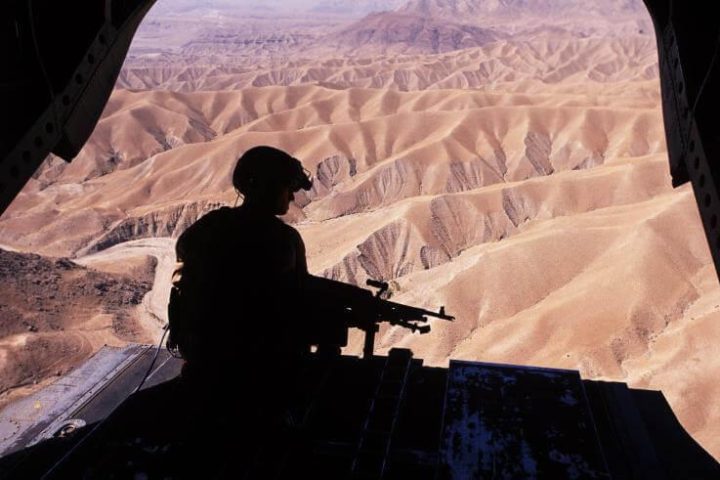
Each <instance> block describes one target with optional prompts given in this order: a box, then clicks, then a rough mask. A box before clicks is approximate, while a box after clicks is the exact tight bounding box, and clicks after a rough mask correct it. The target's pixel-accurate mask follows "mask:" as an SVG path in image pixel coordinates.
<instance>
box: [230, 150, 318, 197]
mask: <svg viewBox="0 0 720 480" xmlns="http://www.w3.org/2000/svg"><path fill="white" fill-rule="evenodd" d="M232 184H233V186H234V187H235V188H236V189H237V190H238V191H239V192H240V193H242V194H247V193H248V191H249V190H250V189H252V187H253V185H256V184H260V185H268V184H269V185H278V186H288V187H290V189H291V190H292V191H294V192H295V191H297V190H300V189H303V190H310V187H312V180H311V178H310V174H309V172H308V171H307V170H305V169H304V168H303V166H302V164H301V163H300V160H298V159H297V158H294V157H292V156H290V155H289V154H288V153H286V152H284V151H282V150H280V149H277V148H274V147H269V146H266V145H262V146H259V147H253V148H251V149H250V150H248V151H246V152H245V153H243V154H242V156H241V157H240V158H239V159H238V161H237V164H236V165H235V170H234V171H233V176H232Z"/></svg>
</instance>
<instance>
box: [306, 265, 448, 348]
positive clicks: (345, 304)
mask: <svg viewBox="0 0 720 480" xmlns="http://www.w3.org/2000/svg"><path fill="white" fill-rule="evenodd" d="M367 285H368V286H370V287H373V288H377V289H378V290H377V292H375V294H374V295H373V292H371V291H370V290H367V289H365V288H362V287H357V286H355V285H350V284H348V283H343V282H338V281H336V280H330V279H327V278H322V277H316V276H313V275H310V276H309V277H308V278H307V279H306V291H307V293H308V294H309V296H310V298H311V299H313V300H315V302H316V303H319V304H322V307H323V309H324V310H325V311H326V312H332V314H334V315H337V314H341V315H342V316H343V318H344V319H345V326H347V327H354V328H359V329H361V330H363V331H364V332H365V344H364V346H363V357H364V358H371V357H372V355H373V350H374V348H375V334H376V333H377V332H378V331H379V325H378V324H379V323H380V322H388V323H389V324H390V325H397V326H400V327H404V328H407V329H409V330H410V331H412V332H418V333H420V334H425V333H428V332H429V331H430V325H419V323H425V322H427V320H428V319H427V317H434V318H440V319H443V320H451V321H452V320H454V319H455V317H453V316H451V315H447V314H446V313H445V307H440V310H439V311H437V312H433V311H431V310H425V309H423V308H417V307H412V306H409V305H403V304H402V303H396V302H391V301H388V300H384V299H383V298H381V296H382V295H383V294H384V293H385V292H386V291H387V290H388V288H389V285H388V284H387V283H386V282H381V281H377V280H368V281H367Z"/></svg>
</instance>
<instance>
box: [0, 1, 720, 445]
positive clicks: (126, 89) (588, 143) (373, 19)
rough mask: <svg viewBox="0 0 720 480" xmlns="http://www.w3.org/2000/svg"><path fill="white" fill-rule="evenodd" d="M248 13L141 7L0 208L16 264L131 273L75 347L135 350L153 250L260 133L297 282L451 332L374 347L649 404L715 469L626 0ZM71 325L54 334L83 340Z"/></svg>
mask: <svg viewBox="0 0 720 480" xmlns="http://www.w3.org/2000/svg"><path fill="white" fill-rule="evenodd" d="M258 5H259V4H255V6H256V7H258V8H253V5H251V4H250V3H249V2H238V3H235V2H229V1H227V2H218V1H214V2H174V3H165V4H163V2H162V1H161V2H159V3H158V5H157V8H156V10H154V11H153V12H151V14H150V15H149V17H148V19H147V21H146V23H145V24H144V26H143V27H142V29H141V31H140V32H139V34H138V37H137V39H136V43H135V45H134V47H133V49H132V51H131V56H130V58H128V61H127V63H126V65H125V68H124V69H123V72H122V74H121V77H120V79H119V80H118V85H117V87H118V88H117V89H116V91H115V92H114V93H113V96H112V97H111V99H110V101H109V103H108V105H107V107H106V109H105V112H104V114H103V117H102V119H101V120H100V122H99V124H98V126H97V128H96V130H95V132H94V134H93V136H92V138H91V139H90V141H89V142H88V144H87V145H86V146H85V148H84V149H83V151H82V152H81V154H80V155H79V156H78V157H77V158H76V159H75V160H74V161H73V162H72V163H70V164H66V163H64V162H62V161H61V160H59V159H56V158H49V159H48V161H47V162H46V165H45V166H44V168H43V169H42V170H41V171H39V172H38V174H37V175H36V176H35V178H34V179H33V180H32V181H31V183H29V184H28V186H27V188H26V189H25V190H24V191H23V193H22V194H21V195H20V196H19V197H18V198H17V200H16V201H15V202H14V204H13V205H12V206H11V208H10V209H9V210H8V211H7V212H6V213H5V214H4V215H3V217H2V218H0V243H2V244H4V245H6V246H8V247H12V249H15V250H18V251H20V252H24V253H22V255H28V254H30V253H32V254H40V255H43V256H46V257H64V258H69V259H72V261H73V262H77V263H78V264H82V265H83V267H82V270H78V272H80V271H82V272H102V274H103V275H110V276H112V278H113V279H117V281H118V282H120V283H119V284H122V285H125V284H126V283H123V282H131V281H133V280H134V281H138V282H139V281H140V280H139V279H140V277H141V276H142V275H146V276H147V275H148V273H147V272H149V271H150V272H153V273H154V274H155V278H154V283H153V284H152V288H151V289H150V290H149V293H148V294H147V295H145V296H144V297H143V300H142V303H141V305H140V306H137V305H134V304H133V306H132V308H130V307H128V308H127V310H126V312H127V313H124V314H123V315H124V316H122V315H120V314H119V313H118V312H117V311H115V310H113V309H111V308H109V307H104V306H97V307H93V308H97V309H98V310H97V311H98V312H101V313H103V312H105V313H104V314H106V315H115V316H114V317H112V318H114V319H116V320H113V321H111V322H110V327H108V326H107V324H104V325H105V326H104V327H103V328H101V329H99V330H97V331H95V333H94V335H95V336H94V337H93V339H94V340H93V341H94V342H96V343H93V345H97V342H98V341H99V340H98V339H101V338H105V337H103V335H105V336H106V338H108V339H109V340H108V341H112V342H117V341H118V340H117V339H118V338H123V339H126V340H136V341H139V340H145V339H147V338H154V337H157V334H158V333H159V329H160V326H161V325H162V319H163V318H164V309H165V302H166V299H167V289H168V287H169V279H170V272H171V270H172V265H173V252H172V248H173V241H174V238H176V237H177V235H179V233H180V232H182V230H183V229H184V228H186V227H187V226H188V225H189V224H190V223H191V222H193V221H194V220H195V219H197V218H198V217H199V216H200V215H202V214H203V213H204V212H206V211H208V210H209V209H212V208H216V207H218V206H219V205H224V204H229V205H231V204H233V203H234V202H235V200H236V196H235V194H234V192H233V191H232V188H231V185H230V181H229V174H230V171H231V170H232V168H233V166H234V163H235V160H236V158H237V156H238V155H239V154H240V153H241V152H243V151H244V150H246V149H247V148H249V147H251V146H254V145H257V144H271V145H275V146H278V147H280V148H283V149H286V150H287V151H289V152H291V153H292V154H293V155H295V156H297V157H298V158H300V159H302V160H303V162H304V163H305V165H306V166H307V168H308V169H309V170H310V171H312V172H313V174H314V176H315V186H314V188H313V189H312V190H311V191H310V192H308V193H307V194H306V195H298V197H297V199H296V202H295V205H294V206H293V208H292V210H291V212H290V213H289V214H288V215H287V218H286V220H287V221H289V222H292V223H293V224H294V225H295V226H296V227H297V228H298V229H299V230H300V232H301V234H302V235H303V238H304V239H305V243H306V245H307V248H308V260H309V264H310V269H311V271H312V272H313V273H315V274H322V275H326V276H330V277H333V278H337V279H341V280H345V281H349V282H357V283H363V282H364V281H365V279H367V278H376V279H384V280H388V281H390V283H391V285H392V293H393V299H397V300H398V301H401V302H408V303H412V304H416V305H419V306H423V307H427V308H436V307H438V306H440V305H445V306H446V308H447V311H448V312H449V313H452V314H453V315H456V317H457V320H456V321H455V322H454V323H452V324H449V323H443V322H436V323H434V324H433V333H432V334H430V335H427V336H422V337H420V336H417V335H411V334H409V333H407V332H405V331H402V330H396V329H389V330H388V329H383V331H382V335H381V337H380V339H381V348H382V349H383V351H384V350H385V349H387V348H390V347H391V346H397V345H400V346H409V347H411V348H412V349H413V350H414V351H415V354H416V356H418V357H422V358H425V359H426V361H427V362H428V363H431V364H443V363H444V362H446V361H447V360H448V359H449V358H451V357H452V358H465V359H474V360H486V361H495V362H505V363H520V364H531V365H542V366H552V367H562V368H574V369H579V370H580V371H581V373H582V375H583V376H584V377H586V378H600V379H614V380H619V381H627V382H628V383H630V385H632V386H635V387H639V388H651V389H660V390H662V391H663V393H664V394H665V395H666V397H667V398H668V399H669V401H670V403H671V405H672V406H673V408H674V410H675V413H676V414H677V415H678V417H679V418H680V420H681V421H682V423H683V425H684V426H685V427H686V428H687V429H688V431H689V432H690V433H691V434H692V435H693V436H694V438H695V439H697V440H698V441H699V442H700V443H701V444H702V445H703V446H704V447H705V448H706V449H708V451H710V452H711V453H712V454H713V455H714V456H715V457H716V458H720V441H718V439H719V438H720V406H719V405H720V402H719V401H718V400H720V387H718V386H717V382H716V379H717V377H718V374H719V373H720V359H719V358H718V356H717V355H716V354H715V352H716V345H717V342H718V340H719V339H720V288H719V286H718V280H717V276H716V273H715V271H714V269H713V267H712V262H711V259H710V254H709V252H708V249H707V245H706V243H705V237H704V234H703V232H702V227H701V225H700V221H699V218H698V214H697V207H696V205H695V202H694V199H693V196H692V191H691V190H690V189H689V187H688V186H685V187H682V188H680V189H677V190H673V189H672V188H671V186H670V178H669V175H668V164H667V153H666V149H665V144H664V132H663V125H662V116H661V110H660V92H659V85H658V79H657V53H656V51H655V39H654V37H653V35H652V31H651V28H650V23H649V18H647V14H646V13H645V12H644V11H643V10H642V4H641V2H640V1H617V2H602V3H600V2H590V1H589V0H588V1H584V0H582V1H577V2H569V1H568V2H551V1H549V0H546V1H540V0H537V1H523V2H512V1H489V0H483V1H469V0H468V1H440V0H435V1H411V2H407V3H401V2H392V1H388V2H361V3H358V4H356V3H350V2H340V1H333V2H328V1H323V2H321V1H317V2H308V3H305V2H303V4H302V5H301V3H300V2H295V3H293V2H290V3H288V4H285V6H286V10H284V11H286V12H287V13H286V14H283V13H282V12H283V11H281V10H278V9H277V5H279V3H278V2H274V3H273V2H266V3H263V4H262V5H261V7H262V8H260V7H259V6H258ZM351 5H352V6H351ZM358 5H361V6H362V8H360V6H358ZM376 6H377V7H378V8H382V9H385V8H387V9H388V10H386V11H385V13H379V12H378V11H373V10H374V9H375V8H376ZM366 7H367V8H366ZM264 11H268V12H269V13H263V12H264ZM458 19H461V20H462V21H460V20H458ZM15 255H21V253H16V254H15ZM12 258H13V259H21V258H25V257H16V256H14V257H12ZM32 258H36V257H32ZM34 261H35V260H34ZM37 261H38V262H39V261H40V260H37ZM43 261H45V262H47V263H43V265H48V266H49V267H48V268H60V266H62V265H64V263H60V266H57V267H51V266H52V265H58V264H57V262H58V261H56V260H43ZM65 261H66V260H62V261H60V262H65ZM31 264H32V262H31V263H27V262H24V263H23V262H21V261H20V260H18V263H17V266H16V267H13V268H16V269H18V271H21V272H27V273H23V275H25V276H28V278H32V276H33V273H32V272H33V268H35V267H33V268H30V265H31ZM43 268H44V267H43ZM73 268H75V267H73ZM77 268H80V267H77ZM143 272H144V273H143ZM95 274H96V273H83V274H82V275H80V274H78V275H79V276H80V278H81V279H82V278H84V277H83V276H87V275H95ZM97 275H100V273H97ZM120 278H122V279H123V280H122V281H121V280H119V279H120ZM144 281H145V282H146V283H145V284H144V285H145V286H144V287H140V286H138V287H137V288H138V289H139V290H138V291H142V288H145V289H146V290H147V289H148V288H150V287H149V286H148V284H147V282H148V280H147V278H145V280H144ZM127 284H130V283H127ZM144 294H145V293H144V291H143V295H144ZM2 295H5V290H3V293H2ZM15 298H16V297H7V296H5V297H0V305H11V303H12V302H17V300H16V299H15ZM107 312H110V313H107ZM31 314H34V313H33V312H26V313H19V314H17V315H23V316H24V317H23V318H26V317H27V316H29V315H31ZM27 318H29V317H27ZM92 318H94V317H92V316H91V315H90V314H85V313H82V314H76V315H70V314H69V313H68V314H67V316H66V317H64V319H60V320H57V322H59V323H58V325H61V326H63V328H64V332H67V333H72V334H73V335H75V336H76V337H74V338H84V336H87V335H88V330H89V328H88V327H87V325H91V324H92V321H93V320H92ZM104 318H105V319H106V320H107V318H109V317H104ZM54 321H55V320H54ZM131 322H132V323H131ZM18 325H24V324H23V323H22V322H20V323H18ZM124 325H132V326H134V328H136V330H134V331H133V332H134V333H132V334H130V335H125V336H124V337H123V336H122V335H119V334H117V332H118V331H121V327H122V328H124V327H123V326H124ZM37 328H38V331H36V332H33V331H27V330H25V331H22V332H20V331H19V330H18V331H13V332H7V333H6V337H5V339H4V340H3V342H4V343H3V345H4V347H3V348H6V349H7V350H6V351H7V352H9V353H7V354H4V355H5V356H0V363H2V362H4V363H2V365H4V367H3V368H5V370H3V371H5V372H10V373H3V375H4V376H5V377H4V378H6V379H9V380H4V381H5V383H3V384H2V385H8V387H5V389H6V392H7V391H10V390H9V388H10V386H17V385H22V384H28V383H32V382H33V381H42V380H43V379H44V378H47V375H46V373H43V372H52V368H50V367H47V368H45V367H42V368H39V369H38V370H37V371H35V372H32V373H27V374H24V375H25V376H23V375H15V374H14V373H13V374H11V373H12V367H11V366H9V365H12V363H10V362H11V360H10V359H12V358H14V357H13V356H12V355H19V353H17V352H24V351H25V350H22V349H26V348H30V349H32V348H34V347H32V345H34V344H33V343H32V342H31V341H30V340H32V339H33V338H34V336H36V335H42V334H47V333H50V330H48V329H49V328H50V327H48V326H47V325H44V324H39V326H38V327H37ZM113 328H115V330H113ZM122 331H125V330H122ZM128 331H129V330H128ZM53 335H59V334H56V333H53ZM358 341H359V339H358V338H353V345H351V349H350V350H351V351H353V349H354V351H357V349H358V347H359V344H358ZM27 345H31V346H30V347H27ZM68 348H70V347H68ZM13 349H15V350H13ZM77 351H78V352H81V353H78V354H77V355H75V356H73V357H72V361H73V362H78V361H80V360H81V359H82V358H85V357H86V356H87V351H91V349H90V350H87V351H86V350H82V351H80V350H77ZM33 358H37V361H38V362H46V363H47V364H48V365H51V364H52V362H56V361H57V358H56V357H54V356H53V355H35V357H33ZM68 365H69V364H68ZM13 375H14V376H13ZM6 394H7V393H6Z"/></svg>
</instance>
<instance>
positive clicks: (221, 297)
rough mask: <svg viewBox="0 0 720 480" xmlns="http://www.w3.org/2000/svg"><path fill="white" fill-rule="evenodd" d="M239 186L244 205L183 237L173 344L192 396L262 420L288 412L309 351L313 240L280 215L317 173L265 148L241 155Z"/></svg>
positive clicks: (206, 219) (218, 213)
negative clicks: (308, 256)
mask: <svg viewBox="0 0 720 480" xmlns="http://www.w3.org/2000/svg"><path fill="white" fill-rule="evenodd" d="M232 183H233V186H234V187H235V189H236V190H237V192H238V194H239V195H242V196H243V202H242V204H241V205H240V206H239V207H233V208H230V207H222V208H220V209H217V210H214V211H211V212H209V213H208V214H206V215H205V216H203V217H202V218H200V219H199V220H198V221H197V222H195V223H194V224H192V225H191V226H190V227H189V228H188V229H187V230H186V231H185V232H183V234H182V235H181V236H180V238H179V239H178V241H177V244H176V254H177V260H178V262H179V268H178V269H177V270H176V275H175V276H174V281H173V283H174V289H173V293H172V295H173V296H174V299H173V298H171V302H170V312H169V313H170V339H169V342H168V347H169V348H171V350H172V349H175V350H177V351H179V352H180V354H181V355H182V357H183V358H184V359H185V365H184V367H183V372H182V378H183V381H184V382H185V384H186V385H187V386H188V387H189V389H190V392H191V394H192V395H195V396H199V397H202V398H204V399H206V400H210V401H214V400H216V399H218V398H220V397H222V398H223V402H224V405H232V409H237V408H238V407H241V408H242V407H244V409H245V410H246V413H249V414H250V415H251V416H257V415H258V412H259V411H266V412H267V411H278V409H281V408H282V406H283V405H282V402H283V398H285V397H286V396H287V395H286V393H287V389H288V388H289V386H290V385H291V384H292V378H293V377H294V375H295V374H296V373H297V372H296V371H295V370H296V369H297V368H298V365H299V364H300V362H299V361H298V360H299V359H300V357H301V356H302V355H304V354H305V352H307V351H308V350H309V344H307V343H306V342H304V341H303V340H302V338H303V335H302V330H303V328H304V324H305V323H306V322H305V318H303V317H307V315H306V314H305V312H304V310H305V309H304V307H303V306H302V305H303V298H302V284H303V281H304V278H305V277H306V276H307V275H308V272H307V263H306V260H305V245H304V244H303V241H302V238H301V237H300V234H299V233H298V232H297V230H295V229H294V228H293V227H291V226H289V225H287V224H285V223H284V222H283V221H282V220H281V219H279V218H278V217H277V216H278V215H283V214H285V213H287V211H288V208H289V205H290V202H292V201H293V199H294V193H295V192H297V191H298V190H300V189H304V190H308V189H309V188H310V187H311V179H310V176H309V175H308V172H307V171H306V170H305V169H303V167H302V165H301V163H300V161H299V160H297V159H296V158H293V157H292V156H291V155H289V154H288V153H286V152H284V151H282V150H279V149H277V148H273V147H269V146H258V147H254V148H251V149H250V150H248V151H246V152H245V153H244V154H243V155H242V156H241V157H240V158H239V159H238V161H237V164H236V166H235V170H234V171H233V176H232Z"/></svg>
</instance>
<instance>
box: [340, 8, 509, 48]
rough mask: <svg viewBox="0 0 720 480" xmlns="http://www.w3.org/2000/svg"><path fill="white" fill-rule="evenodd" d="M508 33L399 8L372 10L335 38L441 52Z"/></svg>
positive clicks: (348, 43)
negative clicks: (373, 11) (393, 10)
mask: <svg viewBox="0 0 720 480" xmlns="http://www.w3.org/2000/svg"><path fill="white" fill-rule="evenodd" d="M502 37H504V35H502V34H499V33H498V32H495V31H493V30H490V29H487V28H481V27H478V26H475V25H468V24H462V23H456V22H451V21H447V20H444V19H435V18H433V17H424V16H419V15H409V14H404V13H397V12H383V13H371V14H370V15H368V16H367V17H365V18H363V19H362V20H359V21H358V22H356V23H354V24H352V25H351V26H350V27H348V28H346V29H343V30H342V31H340V32H338V33H337V34H336V35H334V36H333V40H334V41H336V42H337V43H338V45H339V46H342V47H344V48H346V49H348V50H351V51H357V50H358V49H361V51H362V50H367V49H368V48H370V49H372V51H373V52H378V53H428V52H430V53H439V52H448V51H453V50H461V49H463V48H472V47H478V46H482V45H485V44H487V43H490V42H493V41H496V40H498V39H500V38H502Z"/></svg>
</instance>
